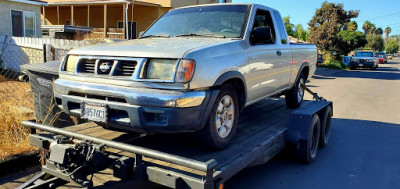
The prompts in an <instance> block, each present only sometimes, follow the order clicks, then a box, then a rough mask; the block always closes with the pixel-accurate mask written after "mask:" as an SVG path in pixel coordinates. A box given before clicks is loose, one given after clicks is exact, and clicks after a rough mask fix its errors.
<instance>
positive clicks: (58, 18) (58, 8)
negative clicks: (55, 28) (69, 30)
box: [57, 6, 60, 25]
mask: <svg viewBox="0 0 400 189" xmlns="http://www.w3.org/2000/svg"><path fill="white" fill-rule="evenodd" d="M57 25H60V7H59V6H57Z"/></svg>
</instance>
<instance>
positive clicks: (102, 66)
mask: <svg viewBox="0 0 400 189" xmlns="http://www.w3.org/2000/svg"><path fill="white" fill-rule="evenodd" d="M99 68H100V70H101V72H103V73H106V72H110V70H111V64H110V63H109V62H103V63H101V64H100V67H99Z"/></svg>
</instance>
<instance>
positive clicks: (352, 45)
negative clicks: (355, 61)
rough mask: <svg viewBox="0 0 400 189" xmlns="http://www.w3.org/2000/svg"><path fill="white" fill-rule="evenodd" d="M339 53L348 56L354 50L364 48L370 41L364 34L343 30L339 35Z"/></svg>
mask: <svg viewBox="0 0 400 189" xmlns="http://www.w3.org/2000/svg"><path fill="white" fill-rule="evenodd" d="M338 37H339V39H340V41H339V44H338V46H339V52H340V54H343V55H347V54H349V53H350V52H351V51H352V50H354V49H357V48H361V47H364V46H365V45H366V44H367V43H368V41H367V39H366V37H365V35H364V33H363V32H360V31H358V32H356V31H350V30H343V31H340V32H339V33H338Z"/></svg>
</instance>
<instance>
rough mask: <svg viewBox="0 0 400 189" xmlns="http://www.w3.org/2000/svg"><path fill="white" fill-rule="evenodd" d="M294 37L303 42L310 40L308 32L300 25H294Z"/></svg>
mask: <svg viewBox="0 0 400 189" xmlns="http://www.w3.org/2000/svg"><path fill="white" fill-rule="evenodd" d="M295 35H296V36H295V37H297V38H298V39H300V40H303V41H308V40H309V39H310V32H309V31H308V30H305V29H304V28H303V26H302V25H301V24H297V25H296V27H295Z"/></svg>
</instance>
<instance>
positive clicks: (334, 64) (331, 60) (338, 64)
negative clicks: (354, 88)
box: [318, 54, 347, 69]
mask: <svg viewBox="0 0 400 189" xmlns="http://www.w3.org/2000/svg"><path fill="white" fill-rule="evenodd" d="M318 66H319V67H323V68H330V69H347V66H346V65H345V64H344V63H343V57H342V56H339V58H338V57H333V56H330V55H329V54H327V55H325V62H324V63H322V64H318Z"/></svg>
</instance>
